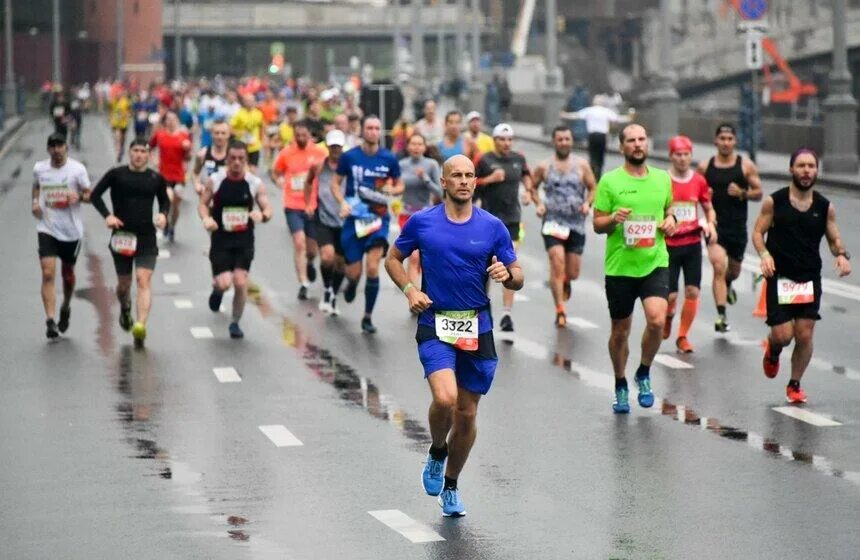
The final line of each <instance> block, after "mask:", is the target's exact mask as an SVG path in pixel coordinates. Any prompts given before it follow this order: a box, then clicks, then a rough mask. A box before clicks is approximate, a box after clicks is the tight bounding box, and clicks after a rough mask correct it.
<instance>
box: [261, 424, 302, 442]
mask: <svg viewBox="0 0 860 560" xmlns="http://www.w3.org/2000/svg"><path fill="white" fill-rule="evenodd" d="M260 431H261V432H263V433H264V434H265V435H266V437H267V438H269V439H270V440H271V441H272V443H274V444H275V446H276V447H296V446H299V445H304V444H303V443H302V442H301V440H300V439H299V438H297V437H296V436H294V435H293V433H292V432H291V431H289V430H288V429H287V428H286V426H284V425H283V424H275V425H271V426H260Z"/></svg>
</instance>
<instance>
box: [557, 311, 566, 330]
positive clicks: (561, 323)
mask: <svg viewBox="0 0 860 560" xmlns="http://www.w3.org/2000/svg"><path fill="white" fill-rule="evenodd" d="M555 326H556V327H558V328H560V329H563V328H564V327H566V326H567V315H565V314H564V313H556V314H555Z"/></svg>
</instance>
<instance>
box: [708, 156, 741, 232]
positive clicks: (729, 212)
mask: <svg viewBox="0 0 860 560" xmlns="http://www.w3.org/2000/svg"><path fill="white" fill-rule="evenodd" d="M705 179H707V181H708V186H710V187H711V189H712V190H713V191H714V192H713V196H712V197H711V200H712V203H713V205H714V211H715V212H716V213H717V224H718V225H719V226H720V227H722V226H725V225H730V226H735V227H738V228H741V227H742V228H743V229H744V230H746V224H747V201H746V199H744V200H741V199H739V198H737V197H734V196H729V184H730V183H736V184H737V185H738V186H739V187H740V188H742V189H743V190H748V189H749V182H748V181H747V179H746V177H745V176H744V165H743V158H742V157H741V156H740V154H738V155H737V156H736V157H735V164H734V165H733V166H731V167H717V166H716V165H714V158H711V159H710V160H709V161H708V169H707V170H705Z"/></svg>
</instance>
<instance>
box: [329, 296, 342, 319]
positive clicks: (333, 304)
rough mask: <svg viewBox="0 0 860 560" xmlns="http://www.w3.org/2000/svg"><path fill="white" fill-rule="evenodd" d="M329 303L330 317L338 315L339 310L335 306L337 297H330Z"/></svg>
mask: <svg viewBox="0 0 860 560" xmlns="http://www.w3.org/2000/svg"><path fill="white" fill-rule="evenodd" d="M329 305H330V307H331V312H330V313H331V316H332V317H337V316H338V315H340V310H339V309H338V308H337V298H335V297H332V298H331V302H330V303H329Z"/></svg>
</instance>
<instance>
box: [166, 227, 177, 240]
mask: <svg viewBox="0 0 860 560" xmlns="http://www.w3.org/2000/svg"><path fill="white" fill-rule="evenodd" d="M164 235H165V236H166V237H167V241H169V242H170V243H173V242H174V241H175V240H176V229H174V228H172V227H168V228H165V229H164Z"/></svg>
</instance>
